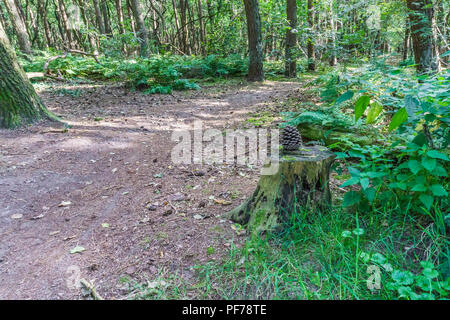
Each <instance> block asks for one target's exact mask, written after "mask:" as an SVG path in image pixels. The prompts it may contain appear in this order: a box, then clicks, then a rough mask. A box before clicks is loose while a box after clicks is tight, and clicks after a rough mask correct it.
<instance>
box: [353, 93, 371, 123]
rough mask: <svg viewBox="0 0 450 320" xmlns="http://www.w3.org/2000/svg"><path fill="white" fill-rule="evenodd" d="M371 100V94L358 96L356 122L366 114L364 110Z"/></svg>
mask: <svg viewBox="0 0 450 320" xmlns="http://www.w3.org/2000/svg"><path fill="white" fill-rule="evenodd" d="M369 102H370V96H367V95H364V96H361V97H359V98H358V100H356V103H355V122H356V121H358V119H359V118H361V116H362V115H363V114H364V111H366V108H367V106H368V105H369Z"/></svg>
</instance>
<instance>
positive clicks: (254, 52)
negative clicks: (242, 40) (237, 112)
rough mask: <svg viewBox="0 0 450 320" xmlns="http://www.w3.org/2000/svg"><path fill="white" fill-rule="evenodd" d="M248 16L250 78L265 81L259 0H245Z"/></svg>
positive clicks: (250, 79)
mask: <svg viewBox="0 0 450 320" xmlns="http://www.w3.org/2000/svg"><path fill="white" fill-rule="evenodd" d="M244 5H245V15H246V17H247V33H248V48H249V58H250V61H249V66H248V80H249V81H263V80H264V71H263V53H262V40H261V17H260V15H259V4H258V0H244Z"/></svg>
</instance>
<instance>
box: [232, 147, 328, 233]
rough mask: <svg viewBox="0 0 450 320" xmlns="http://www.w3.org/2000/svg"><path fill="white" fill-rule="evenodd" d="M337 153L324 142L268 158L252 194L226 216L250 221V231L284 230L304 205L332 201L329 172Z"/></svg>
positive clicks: (321, 206) (323, 205)
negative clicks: (324, 144)
mask: <svg viewBox="0 0 450 320" xmlns="http://www.w3.org/2000/svg"><path fill="white" fill-rule="evenodd" d="M334 159H335V155H334V154H333V153H332V152H330V151H329V150H328V149H327V148H325V147H322V146H313V147H302V148H300V149H299V151H295V152H286V153H284V154H281V155H280V157H278V158H274V157H272V158H269V159H268V161H267V162H266V164H265V167H266V168H269V167H270V168H277V169H275V170H272V172H270V173H271V174H262V175H261V178H260V180H259V182H258V186H257V188H256V190H255V192H254V193H253V195H252V196H251V197H250V198H249V199H248V200H247V201H245V202H244V203H243V204H241V205H240V206H238V207H237V208H235V209H233V210H232V211H230V212H228V213H227V217H228V218H230V219H231V220H233V221H234V222H237V223H239V224H242V225H247V227H248V230H249V231H250V232H251V233H264V232H266V231H275V232H279V231H282V229H283V226H284V225H286V223H288V222H289V221H290V219H291V218H292V215H293V214H295V213H297V212H299V211H300V210H302V209H303V208H304V207H309V208H310V209H313V210H314V209H324V208H326V207H327V206H329V205H330V204H331V193H330V188H329V183H328V180H329V176H330V168H331V164H332V163H333V161H334Z"/></svg>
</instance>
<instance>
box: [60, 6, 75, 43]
mask: <svg viewBox="0 0 450 320" xmlns="http://www.w3.org/2000/svg"><path fill="white" fill-rule="evenodd" d="M58 6H59V12H60V17H61V21H62V26H63V28H64V32H65V34H66V39H67V42H68V43H67V44H68V47H69V48H73V38H72V30H70V28H69V24H68V21H67V13H66V6H65V4H64V0H58Z"/></svg>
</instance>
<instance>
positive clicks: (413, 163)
mask: <svg viewBox="0 0 450 320" xmlns="http://www.w3.org/2000/svg"><path fill="white" fill-rule="evenodd" d="M408 168H409V170H411V172H412V173H413V174H417V173H418V172H419V171H420V170H421V169H422V166H421V165H420V163H419V161H417V160H409V161H408Z"/></svg>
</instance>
